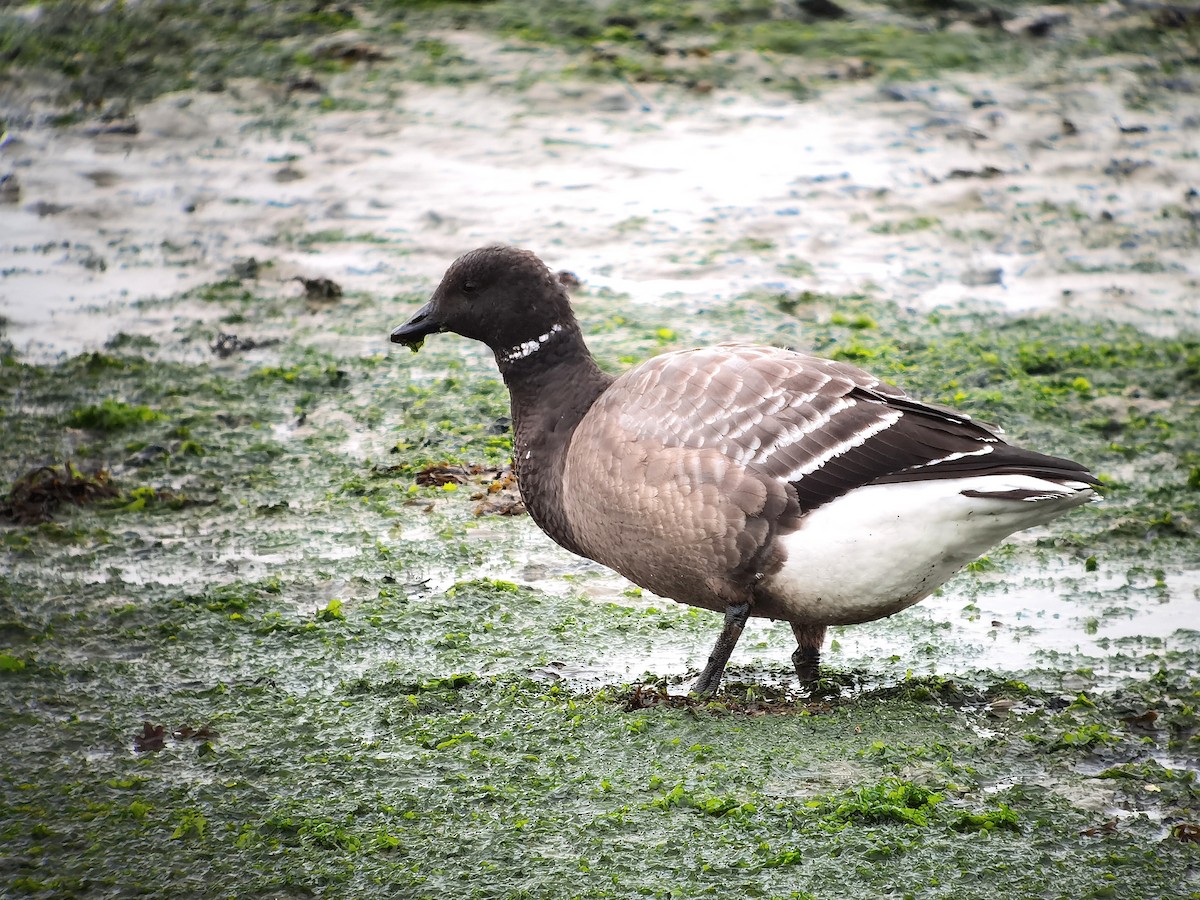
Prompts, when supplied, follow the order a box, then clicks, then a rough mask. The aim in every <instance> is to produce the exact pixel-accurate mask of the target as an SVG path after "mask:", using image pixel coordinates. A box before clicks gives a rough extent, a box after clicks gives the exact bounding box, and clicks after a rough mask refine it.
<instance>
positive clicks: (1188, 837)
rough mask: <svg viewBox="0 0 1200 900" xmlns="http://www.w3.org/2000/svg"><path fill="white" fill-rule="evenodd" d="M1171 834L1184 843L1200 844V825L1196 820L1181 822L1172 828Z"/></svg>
mask: <svg viewBox="0 0 1200 900" xmlns="http://www.w3.org/2000/svg"><path fill="white" fill-rule="evenodd" d="M1171 834H1173V835H1174V836H1175V838H1176V839H1177V840H1180V841H1183V842H1184V843H1187V844H1200V825H1197V824H1195V823H1194V822H1180V823H1179V824H1178V825H1175V826H1174V827H1173V828H1172V829H1171Z"/></svg>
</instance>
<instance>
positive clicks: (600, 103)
mask: <svg viewBox="0 0 1200 900" xmlns="http://www.w3.org/2000/svg"><path fill="white" fill-rule="evenodd" d="M632 108H633V98H632V97H630V96H629V94H627V93H625V92H624V91H621V92H619V93H614V94H606V95H605V96H603V97H601V98H600V99H599V100H597V101H596V103H595V109H597V110H598V111H599V112H628V111H629V110H631V109H632Z"/></svg>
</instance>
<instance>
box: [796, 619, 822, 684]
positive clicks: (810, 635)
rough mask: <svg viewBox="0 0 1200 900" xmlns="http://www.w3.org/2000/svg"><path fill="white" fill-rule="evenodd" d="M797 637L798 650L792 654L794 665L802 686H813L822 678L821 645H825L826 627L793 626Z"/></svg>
mask: <svg viewBox="0 0 1200 900" xmlns="http://www.w3.org/2000/svg"><path fill="white" fill-rule="evenodd" d="M792 633H793V634H794V635H796V650H795V652H794V653H792V665H794V666H795V667H796V677H797V678H799V679H800V684H801V685H804V686H807V685H811V684H813V683H814V682H815V681H816V680H817V679H818V678H820V676H821V645H822V644H824V643H825V626H824V625H796V624H793V625H792Z"/></svg>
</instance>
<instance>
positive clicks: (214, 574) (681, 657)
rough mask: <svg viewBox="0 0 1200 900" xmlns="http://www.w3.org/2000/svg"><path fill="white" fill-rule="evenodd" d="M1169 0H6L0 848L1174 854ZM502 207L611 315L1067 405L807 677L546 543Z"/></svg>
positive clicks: (31, 885) (1182, 570)
mask: <svg viewBox="0 0 1200 900" xmlns="http://www.w3.org/2000/svg"><path fill="white" fill-rule="evenodd" d="M1198 28H1200V24H1198V18H1197V14H1196V13H1195V11H1194V9H1193V8H1192V7H1190V6H1187V5H1180V4H1174V5H1170V4H1158V5H1155V4H1117V3H1111V4H1105V3H1073V4H1065V5H1060V6H1055V7H1038V6H1032V5H1031V6H1026V5H1020V4H1004V5H1003V6H1001V5H999V4H997V5H989V4H986V3H973V2H962V3H954V4H948V3H947V4H935V3H919V2H899V0H895V2H887V3H867V2H850V0H847V2H845V3H842V4H838V5H835V4H826V3H796V4H776V3H770V4H766V3H764V4H733V3H717V2H711V3H686V4H684V3H680V4H670V3H655V4H625V3H614V4H583V3H579V4H562V3H553V4H551V3H522V4H516V3H511V4H510V3H507V2H503V0H501V2H495V3H436V2H431V3H421V4H399V3H386V2H382V0H380V2H368V3H363V4H357V5H346V6H334V5H328V4H325V5H323V4H290V3H278V4H257V5H255V4H241V3H218V2H213V3H161V2H159V3H155V2H141V3H127V4H116V5H114V4H101V5H95V6H92V5H90V4H79V3H40V4H28V5H25V6H20V7H11V6H8V7H5V8H4V9H3V10H0V91H2V92H3V93H2V100H3V115H4V124H5V129H6V130H5V134H4V139H3V144H2V145H0V179H2V181H0V201H2V202H0V304H2V306H0V315H2V316H3V319H4V321H3V333H2V334H0V544H2V547H0V553H2V554H3V555H2V557H0V559H2V560H3V562H2V563H0V697H2V698H3V702H2V703H0V893H2V894H4V895H5V896H34V897H66V896H88V897H91V896H135V895H149V896H162V895H168V894H174V895H178V896H214V897H216V896H246V897H255V896H261V897H293V896H294V897H301V896H322V897H343V896H346V897H351V896H353V897H422V898H423V897H442V898H444V897H479V898H521V897H525V898H534V897H536V898H560V897H613V898H624V897H633V896H652V897H673V898H682V897H698V896H747V897H774V898H792V897H800V898H821V900H830V898H878V897H954V898H985V897H986V898H992V897H998V896H999V897H1049V898H1059V897H1062V898H1068V897H1069V898H1079V897H1113V898H1156V900H1157V898H1166V897H1172V898H1174V897H1200V868H1198V866H1200V843H1197V841H1198V840H1200V787H1198V786H1197V782H1196V776H1197V772H1198V771H1200V711H1198V710H1197V706H1198V703H1200V526H1198V524H1197V523H1198V522H1200V338H1198V337H1197V330H1198V325H1200V288H1198V286H1197V279H1198V278H1200V263H1198V262H1197V261H1198V260H1200V237H1198V234H1200V233H1198V231H1197V227H1198V225H1197V221H1198V220H1197V214H1198V211H1200V200H1198V199H1197V191H1198V190H1200V157H1198V150H1200V145H1198V141H1200V102H1198V101H1197V93H1196V91H1197V90H1198V89H1200V71H1198V70H1197V64H1198V63H1200V51H1198V49H1197V48H1198V46H1200V38H1198ZM495 240H504V241H508V242H512V243H518V244H521V245H524V246H528V247H530V248H531V249H534V250H536V251H538V252H539V253H540V254H541V255H542V256H543V257H545V258H546V259H547V260H548V261H549V262H550V263H551V264H552V265H555V266H556V267H560V268H565V269H570V270H571V271H572V272H574V273H575V275H576V276H577V277H578V279H579V280H580V281H581V282H582V286H581V287H580V288H579V289H578V290H577V291H576V293H575V299H576V305H577V308H578V311H579V315H580V318H581V320H582V323H583V325H584V329H585V332H586V333H587V334H588V335H590V342H591V344H592V347H593V349H594V351H595V353H596V355H597V357H598V358H599V359H600V361H601V363H602V364H603V365H604V366H606V367H607V368H609V369H611V370H613V371H616V370H620V369H621V368H623V367H625V366H627V365H630V364H632V363H633V362H636V361H638V360H641V359H644V358H646V357H648V356H650V355H652V354H654V353H658V352H661V351H662V350H664V349H669V348H676V347H683V346H688V345H695V344H703V343H711V342H715V341H719V340H727V339H731V338H734V339H746V340H754V341H761V342H767V343H774V344H779V345H789V346H795V347H801V348H805V349H809V350H812V351H814V352H818V353H821V354H823V355H827V356H833V357H836V358H839V359H844V360H847V361H850V362H853V363H856V364H858V365H862V366H864V367H866V368H869V369H871V370H873V371H875V372H877V373H878V374H880V375H882V376H884V377H886V378H889V379H891V380H893V381H895V382H897V383H899V384H902V385H903V386H904V387H906V388H907V389H908V390H910V391H911V392H912V393H914V394H915V395H917V396H919V397H922V398H925V399H928V400H931V401H935V402H941V403H946V404H951V405H954V406H957V407H960V408H963V409H966V410H968V411H970V412H972V413H974V414H976V415H978V416H980V417H982V418H985V419H994V420H998V421H1001V422H1003V423H1004V424H1005V426H1006V428H1007V430H1008V432H1009V433H1010V434H1011V435H1012V436H1013V437H1014V439H1015V440H1017V441H1019V442H1022V443H1025V444H1028V445H1030V446H1034V447H1039V448H1042V449H1046V450H1052V451H1054V452H1057V453H1060V454H1062V455H1065V456H1069V457H1072V458H1076V459H1079V460H1081V461H1084V462H1087V463H1088V464H1089V465H1091V466H1092V467H1093V468H1094V470H1095V471H1097V472H1099V473H1100V474H1101V475H1102V477H1103V478H1104V481H1105V483H1106V487H1105V490H1104V494H1105V498H1104V502H1103V503H1101V504H1098V505H1095V506H1092V507H1089V508H1086V509H1083V510H1079V511H1076V512H1075V513H1073V514H1071V515H1070V516H1068V517H1066V518H1064V519H1060V520H1058V521H1057V522H1055V523H1054V524H1053V525H1052V526H1051V527H1049V528H1047V529H1043V530H1039V531H1033V532H1028V533H1025V534H1023V535H1018V536H1016V537H1015V538H1014V539H1013V540H1012V541H1010V542H1009V543H1007V544H1005V545H1004V546H1002V547H999V548H997V549H996V550H995V551H994V552H992V553H991V554H989V556H988V557H986V558H984V559H982V560H980V561H978V562H977V563H975V564H973V565H972V566H970V567H969V568H968V570H967V571H964V572H962V573H960V574H959V575H958V576H956V577H955V578H954V579H953V580H952V581H951V582H950V583H949V584H947V585H946V586H945V587H944V588H943V589H942V590H941V591H940V592H939V593H938V594H937V595H936V596H935V597H932V598H930V599H929V600H927V601H925V602H924V603H922V604H920V605H918V606H917V607H915V608H913V609H910V610H908V611H906V612H904V613H903V614H901V615H898V616H896V617H894V618H892V619H888V620H884V621H881V622H876V623H871V624H868V625H862V626H857V627H853V628H841V629H833V630H832V643H831V645H830V647H829V648H828V650H827V654H826V660H827V662H828V664H829V669H828V678H827V679H826V680H825V681H824V682H823V683H822V684H821V686H820V688H819V689H818V690H816V691H814V692H812V693H802V692H800V690H799V689H798V686H797V685H796V683H795V676H794V673H793V672H792V669H791V664H790V661H789V658H788V654H789V653H790V652H791V650H792V647H793V642H792V639H791V635H790V630H789V629H786V628H783V627H779V626H772V625H770V624H768V623H761V622H756V623H753V624H752V626H751V627H750V628H749V629H748V631H747V633H746V635H745V636H744V637H743V639H742V641H741V644H740V645H739V647H738V650H737V652H736V653H735V655H734V659H733V665H732V666H731V668H730V671H729V676H728V684H727V685H726V688H725V691H724V692H723V693H722V694H721V695H720V696H718V697H716V698H714V699H713V700H712V701H710V702H696V701H695V700H692V701H688V700H686V699H685V698H684V694H685V693H686V688H687V684H688V683H689V682H690V680H691V679H693V678H694V677H695V674H696V672H697V671H698V670H699V668H700V667H701V666H702V665H703V663H704V660H705V657H706V654H707V652H708V650H709V647H710V644H711V641H712V639H713V637H714V635H715V632H716V629H717V627H718V624H719V622H718V617H717V616H714V615H712V614H709V613H705V612H702V611H697V610H693V609H688V608H685V607H680V606H677V605H675V604H673V603H671V602H669V601H665V600H661V599H659V598H656V597H653V596H651V595H649V594H647V593H644V592H640V591H639V590H637V589H636V588H633V587H632V586H631V585H629V584H628V583H627V582H624V581H622V580H621V579H620V578H619V577H617V576H615V575H614V574H612V573H611V572H608V571H607V570H604V569H602V568H600V567H597V566H594V565H592V564H590V563H587V562H585V561H583V560H580V559H578V558H576V557H573V556H571V555H569V554H567V553H565V552H564V551H561V550H559V549H558V548H557V547H555V546H554V545H552V544H551V543H550V542H549V541H548V540H547V539H546V538H545V537H544V536H542V535H541V533H540V532H538V531H537V529H536V528H535V527H534V526H533V525H532V523H530V522H529V520H528V519H527V518H526V517H524V516H523V515H521V510H520V507H519V504H518V503H517V502H516V497H515V495H514V493H513V489H512V485H511V484H510V483H509V481H510V480H509V479H508V477H507V473H506V464H507V462H508V458H509V453H510V450H511V444H510V440H509V435H508V419H507V416H508V409H507V398H506V395H505V393H504V390H503V387H502V385H501V384H500V382H499V380H498V377H497V375H496V373H495V371H494V367H493V364H492V362H491V360H490V358H489V357H488V355H487V354H486V351H484V350H483V349H482V348H481V347H479V346H478V345H474V344H470V343H468V342H466V341H462V340H459V339H457V338H453V337H450V336H440V337H438V338H436V339H432V340H430V341H429V343H428V344H427V346H425V348H424V349H422V351H421V353H420V354H419V355H417V356H413V355H411V354H409V353H407V352H398V353H393V352H391V350H390V349H389V347H388V345H387V340H386V338H387V333H388V331H389V329H390V328H391V327H393V326H394V325H396V324H398V323H399V322H400V321H402V320H403V318H404V317H405V316H406V315H407V314H408V313H410V312H411V311H412V309H413V308H414V307H415V306H416V305H417V304H419V303H421V302H423V301H424V300H425V299H426V297H427V296H428V294H429V292H430V290H431V289H432V288H433V286H434V284H435V283H436V280H437V278H438V276H439V275H440V274H441V271H442V270H443V269H444V268H445V266H446V265H447V264H448V263H449V262H450V261H451V260H452V259H453V257H454V256H456V255H457V254H458V253H460V252H462V251H464V250H467V249H470V248H471V247H474V246H476V245H478V244H481V243H486V242H488V241H495Z"/></svg>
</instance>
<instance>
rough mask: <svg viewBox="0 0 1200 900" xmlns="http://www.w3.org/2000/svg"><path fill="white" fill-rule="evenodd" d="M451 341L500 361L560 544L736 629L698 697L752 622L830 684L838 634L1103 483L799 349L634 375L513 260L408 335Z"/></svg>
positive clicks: (451, 277) (516, 444) (687, 357)
mask: <svg viewBox="0 0 1200 900" xmlns="http://www.w3.org/2000/svg"><path fill="white" fill-rule="evenodd" d="M443 331H452V332H455V333H457V334H460V335H462V336H463V337H467V338H471V339H473V340H477V341H482V342H483V343H485V344H487V345H488V347H490V348H491V349H492V351H493V352H494V353H495V356H496V364H497V365H498V366H499V368H500V374H501V375H502V376H503V377H504V382H505V384H507V385H508V389H509V393H510V396H511V399H512V421H513V431H514V441H513V461H514V465H515V468H516V473H517V481H518V483H519V485H520V489H521V495H522V497H523V499H524V501H525V505H526V507H527V508H528V509H529V514H530V515H531V516H532V517H533V520H534V521H535V522H536V523H537V524H538V525H539V526H540V527H541V529H542V530H543V531H545V532H546V534H548V535H549V536H550V537H551V538H553V539H554V540H555V541H557V542H558V543H559V544H561V545H562V546H563V547H566V548H567V549H568V550H570V551H572V552H573V553H577V554H579V555H580V556H585V557H587V558H589V559H593V560H595V561H596V562H599V563H602V564H604V565H606V566H609V567H610V568H613V569H616V570H617V571H618V572H620V573H621V574H622V575H624V576H625V577H626V578H628V579H629V580H630V581H632V582H634V583H635V584H638V585H641V586H642V587H644V588H646V589H648V590H650V591H653V592H654V593H656V594H658V595H660V596H663V597H669V598H671V599H673V600H677V601H679V602H681V603H687V604H689V605H691V606H700V607H703V608H705V609H711V610H714V611H716V612H721V613H724V615H725V626H724V629H723V630H722V631H721V634H720V636H719V638H718V639H717V642H716V646H715V647H714V648H713V652H712V655H711V656H710V657H709V660H708V664H707V666H706V667H705V669H704V671H703V672H702V673H701V675H700V678H699V680H698V681H697V682H696V684H695V687H694V690H695V691H696V692H697V693H711V692H714V691H716V689H717V688H718V686H719V685H720V683H721V676H722V674H723V673H724V671H725V666H726V663H727V662H728V661H729V656H730V654H731V653H732V651H733V649H734V646H735V645H736V644H737V640H738V638H739V636H740V635H741V633H742V629H743V628H744V626H745V624H746V620H747V619H748V617H750V616H762V617H765V618H769V619H781V620H783V621H785V622H788V623H790V624H791V626H792V630H793V631H794V632H795V636H796V643H797V648H796V651H795V653H793V655H792V661H793V662H794V663H795V666H796V673H797V675H799V677H800V679H801V681H802V682H808V681H812V680H813V679H815V678H816V677H817V671H818V669H817V666H818V662H819V658H820V650H821V644H822V642H823V640H824V637H825V629H826V627H827V626H829V625H850V624H855V623H858V622H869V621H871V620H873V619H879V618H882V617H884V616H890V615H892V614H893V613H896V612H899V611H900V610H902V609H904V608H905V607H908V606H911V605H912V604H914V603H916V602H917V601H918V600H921V599H923V598H925V597H927V596H929V595H930V594H931V593H933V591H934V590H935V589H936V588H937V587H939V586H940V585H941V584H942V583H944V582H945V581H946V580H947V579H948V578H949V577H950V576H951V575H952V574H954V572H955V571H957V570H958V569H959V568H960V567H962V566H963V565H965V564H966V563H968V562H969V561H971V560H972V559H974V558H975V557H977V556H979V555H980V554H982V553H983V552H984V551H985V550H987V549H988V547H990V546H992V545H993V544H995V543H997V542H998V541H1000V540H1002V539H1003V538H1005V537H1007V536H1008V535H1010V534H1012V533H1013V532H1015V531H1020V530H1021V529H1023V528H1029V527H1031V526H1034V525H1040V524H1042V523H1044V522H1048V521H1050V520H1051V519H1053V518H1055V517H1056V516H1059V515H1061V514H1062V513H1065V512H1067V511H1068V510H1069V509H1071V508H1073V507H1076V506H1079V505H1081V504H1083V503H1085V502H1087V501H1088V500H1089V499H1092V498H1093V497H1094V496H1095V495H1094V492H1093V490H1092V486H1093V485H1097V484H1099V482H1098V481H1097V479H1096V478H1095V477H1094V476H1093V475H1091V474H1090V473H1089V472H1088V471H1087V470H1086V469H1085V468H1084V467H1083V466H1081V465H1079V464H1078V463H1074V462H1071V461H1070V460H1065V459H1058V458H1056V457H1053V456H1045V455H1043V454H1041V453H1036V452H1034V451H1032V450H1023V449H1021V448H1019V447H1014V446H1012V445H1011V444H1008V443H1006V442H1005V441H1004V439H1003V438H1002V437H1001V436H1000V434H1001V432H1000V429H998V428H996V427H994V426H991V425H986V424H984V423H982V422H977V421H975V420H973V419H972V418H971V417H970V416H968V415H966V414H964V413H960V412H955V411H954V410H951V409H947V408H945V407H940V406H934V405H931V404H927V403H921V402H919V401H917V400H913V399H911V398H909V397H908V396H906V395H905V393H904V392H903V391H901V390H900V389H899V388H896V387H893V386H892V385H890V384H886V383H884V382H882V381H880V380H879V379H878V378H875V377H873V376H871V375H869V374H868V373H866V372H864V371H862V370H861V369H857V368H855V367H854V366H850V365H846V364H845V363H840V362H833V361H831V360H827V359H820V358H817V357H813V356H808V355H806V354H804V353H797V352H795V351H792V350H781V349H776V348H774V347H760V346H752V345H745V344H721V345H719V346H716V347H706V348H703V349H699V350H682V351H676V352H671V353H664V354H663V355H661V356H656V357H654V358H653V359H650V360H647V361H646V362H644V363H642V364H641V365H639V366H637V367H635V368H633V369H631V370H630V371H628V372H626V373H625V374H623V375H621V376H620V377H617V378H614V377H613V376H611V375H607V374H605V373H604V372H602V371H601V370H600V369H599V368H598V367H597V366H596V362H595V360H594V359H593V358H592V355H591V353H590V352H589V351H588V348H587V346H586V345H585V344H584V341H583V335H582V333H581V332H580V330H579V325H578V324H577V323H576V321H575V316H574V314H573V313H572V311H571V304H570V301H569V300H568V298H567V292H566V289H565V288H564V287H563V285H562V283H561V281H560V280H559V279H558V278H556V277H555V276H554V274H553V273H551V271H550V270H549V269H548V268H547V267H546V266H545V264H544V263H543V262H542V261H541V260H540V259H538V258H537V257H536V256H535V255H534V254H532V253H530V252H528V251H525V250H519V249H516V248H513V247H503V246H498V247H483V248H481V249H478V250H474V251H472V252H470V253H467V254H465V255H464V256H462V257H460V258H459V259H457V260H455V262H454V263H453V265H451V266H450V268H449V269H448V270H447V272H446V274H445V276H444V277H443V278H442V282H441V284H440V285H439V286H438V288H437V290H436V291H435V292H434V294H433V297H432V298H431V299H430V301H429V302H428V303H427V304H426V305H425V306H423V307H422V308H421V309H420V310H418V311H417V312H416V313H415V314H414V315H413V316H412V318H410V319H409V320H408V321H407V322H405V323H404V324H403V325H401V326H400V327H399V328H397V329H396V330H395V331H393V332H392V335H391V339H392V340H393V341H394V342H396V343H398V344H405V345H408V346H409V347H412V348H413V349H414V350H417V349H419V348H420V346H421V344H422V342H423V341H424V339H425V338H426V337H427V336H428V335H431V334H435V333H437V332H443Z"/></svg>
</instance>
